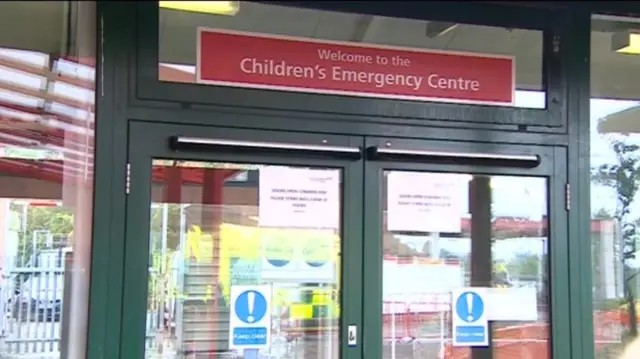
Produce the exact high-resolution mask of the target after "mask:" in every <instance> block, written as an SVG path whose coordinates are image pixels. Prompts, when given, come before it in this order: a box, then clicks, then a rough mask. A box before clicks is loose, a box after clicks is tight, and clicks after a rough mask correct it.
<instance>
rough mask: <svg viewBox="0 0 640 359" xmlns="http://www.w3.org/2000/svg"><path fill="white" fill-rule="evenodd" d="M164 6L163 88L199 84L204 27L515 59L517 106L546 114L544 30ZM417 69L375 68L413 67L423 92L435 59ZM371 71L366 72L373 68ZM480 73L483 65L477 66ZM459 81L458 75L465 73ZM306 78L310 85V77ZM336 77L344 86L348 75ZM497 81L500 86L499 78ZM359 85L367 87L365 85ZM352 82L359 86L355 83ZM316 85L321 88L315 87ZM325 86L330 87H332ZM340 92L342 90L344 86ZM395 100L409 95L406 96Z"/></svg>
mask: <svg viewBox="0 0 640 359" xmlns="http://www.w3.org/2000/svg"><path fill="white" fill-rule="evenodd" d="M165 3H167V2H163V1H161V2H160V21H159V22H160V28H159V34H160V35H159V36H160V38H159V57H160V64H159V73H158V76H159V79H160V80H161V81H169V82H184V83H194V82H195V78H196V77H195V75H196V56H197V53H198V52H197V50H196V49H197V46H196V42H197V41H196V37H197V28H198V27H199V26H201V27H206V28H212V29H222V30H234V31H244V32H250V33H256V34H270V35H285V36H295V37H300V38H302V40H305V39H310V40H315V41H321V40H330V41H341V42H346V43H351V44H365V45H387V46H388V45H391V46H399V47H404V48H408V49H411V50H416V51H424V50H434V51H454V52H455V51H463V52H470V53H476V54H491V55H506V56H513V57H514V58H515V73H514V71H509V74H508V76H509V79H512V76H513V75H515V88H516V90H517V91H516V94H515V102H514V105H515V106H516V107H528V108H544V107H545V94H544V87H543V82H542V31H537V30H525V29H513V28H509V29H507V28H500V27H491V26H477V25H468V24H455V23H446V22H440V21H425V20H413V19H401V18H392V17H385V16H372V15H360V14H355V13H340V12H333V11H322V10H315V9H304V8H297V7H293V6H281V5H271V4H264V3H255V2H250V1H219V2H217V3H226V4H227V5H228V6H227V7H224V8H220V7H218V8H200V9H193V8H189V9H184V8H182V9H180V7H179V6H178V7H175V6H172V7H169V6H167V4H165ZM231 7H235V8H236V10H237V11H229V9H230V8H231ZM194 10H195V11H194ZM351 51H353V50H351ZM223 52H224V49H223V50H222V51H221V52H220V53H219V56H216V57H215V58H212V59H208V61H220V63H217V65H219V66H235V67H234V69H235V68H238V66H240V64H239V63H238V64H229V63H228V62H229V61H228V60H229V59H227V58H225V57H224V54H223ZM294 52H295V51H294ZM297 52H300V51H297ZM268 55H269V54H268V53H264V54H260V56H261V57H262V58H261V59H259V60H260V61H259V62H260V63H262V62H266V61H268V60H272V61H275V62H278V63H280V62H281V61H283V60H285V61H289V62H290V63H291V64H292V65H303V64H306V63H304V62H305V59H303V58H302V57H296V58H292V57H291V54H288V55H287V54H284V55H283V52H282V51H280V52H278V53H277V54H273V56H271V57H269V56H268ZM224 61H227V63H225V62H224ZM301 61H302V62H301ZM313 61H314V62H313V64H311V66H313V65H318V64H320V65H323V64H327V63H329V62H328V61H321V59H320V60H319V59H318V58H317V56H316V57H315V58H313ZM413 62H415V63H414V64H413V65H410V64H407V65H406V66H405V65H398V63H396V64H395V65H393V64H391V63H389V66H385V67H377V69H378V70H380V71H383V72H385V73H389V74H401V73H404V72H403V70H402V68H403V67H407V66H409V67H411V68H410V72H411V74H412V75H416V74H419V75H423V77H424V83H423V85H426V84H427V82H428V80H427V78H428V76H429V74H430V72H429V71H433V69H434V63H435V62H434V61H433V60H431V62H430V64H426V63H422V64H419V65H417V63H418V60H417V59H415V60H413ZM332 64H338V65H340V66H341V67H342V68H345V69H346V68H349V67H350V66H351V67H353V66H354V65H353V63H351V64H349V63H347V62H344V61H342V62H340V61H338V62H332ZM258 65H261V64H258ZM371 66H372V65H369V67H371ZM475 66H476V67H477V66H480V65H478V64H476V65H475ZM436 67H437V66H436ZM441 67H442V66H441ZM328 68H329V67H328ZM276 71H277V70H276ZM295 71H298V70H295ZM300 71H302V70H300ZM305 71H306V70H305ZM376 71H377V70H376ZM456 75H458V76H461V75H462V74H461V73H459V74H456ZM304 76H305V78H307V72H305V75H304ZM335 76H337V77H339V78H341V79H344V72H343V73H341V74H338V75H335ZM493 80H494V82H495V78H494V79H493ZM274 81H275V79H274ZM358 81H361V82H364V80H362V79H360V80H358ZM219 82H221V81H219ZM354 82H356V81H355V80H354ZM369 82H371V81H369ZM315 83H316V84H317V82H315ZM218 84H219V83H218ZM263 85H264V86H262V87H263V88H269V87H271V88H274V86H276V85H278V83H269V84H263ZM325 85H326V86H329V87H331V86H330V84H325ZM334 85H335V84H334ZM493 85H495V83H494V84H493ZM372 86H373V85H372ZM487 86H488V85H487ZM298 87H299V88H313V86H309V82H307V83H304V84H302V83H300V86H298ZM340 88H341V89H342V87H340ZM483 88H484V87H483ZM487 88H488V87H487ZM359 89H361V90H362V91H364V92H369V93H370V92H371V91H374V90H372V89H371V88H366V87H365V88H363V87H360V88H359ZM334 90H335V89H334ZM394 90H397V91H402V89H399V88H394ZM325 92H326V91H325ZM374 92H375V91H374ZM378 92H379V91H378ZM378 92H376V93H378ZM397 93H398V94H404V92H397ZM409 94H410V93H407V95H409ZM442 96H443V97H446V96H445V95H442Z"/></svg>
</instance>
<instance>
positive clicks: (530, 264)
mask: <svg viewBox="0 0 640 359" xmlns="http://www.w3.org/2000/svg"><path fill="white" fill-rule="evenodd" d="M507 268H509V272H510V273H512V274H513V275H519V276H523V277H535V276H538V275H539V274H540V273H539V271H540V257H539V256H538V255H536V254H534V253H529V252H526V253H516V254H515V257H514V258H513V259H512V260H510V261H509V263H508V264H507Z"/></svg>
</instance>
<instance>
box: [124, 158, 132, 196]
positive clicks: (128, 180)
mask: <svg viewBox="0 0 640 359" xmlns="http://www.w3.org/2000/svg"><path fill="white" fill-rule="evenodd" d="M130 191H131V163H127V174H126V176H125V180H124V193H126V194H129V192H130Z"/></svg>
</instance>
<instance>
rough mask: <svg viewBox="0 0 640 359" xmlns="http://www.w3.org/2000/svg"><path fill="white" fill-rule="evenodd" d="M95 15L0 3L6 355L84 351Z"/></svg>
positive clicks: (0, 258)
mask: <svg viewBox="0 0 640 359" xmlns="http://www.w3.org/2000/svg"><path fill="white" fill-rule="evenodd" d="M71 19H74V20H73V21H70V20H71ZM95 19H96V5H95V2H89V1H87V2H78V1H51V2H29V1H12V2H2V3H0V274H1V275H0V313H2V315H0V333H2V338H1V339H0V353H1V354H0V356H1V357H3V358H26V357H32V358H36V357H37V358H51V359H55V358H83V357H84V356H85V355H86V354H85V353H86V340H87V316H88V310H87V308H88V302H89V278H90V265H91V263H90V259H91V238H92V225H93V223H92V221H93V218H92V217H93V202H92V199H93V165H94V128H95V127H94V126H95V108H94V104H95V93H94V90H95V70H94V66H95V62H96V61H95V54H96V43H95V39H96V23H95Z"/></svg>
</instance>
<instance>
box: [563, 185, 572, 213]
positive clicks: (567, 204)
mask: <svg viewBox="0 0 640 359" xmlns="http://www.w3.org/2000/svg"><path fill="white" fill-rule="evenodd" d="M564 207H565V209H566V210H567V211H568V210H570V209H571V186H570V185H569V183H566V184H565V185H564Z"/></svg>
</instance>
